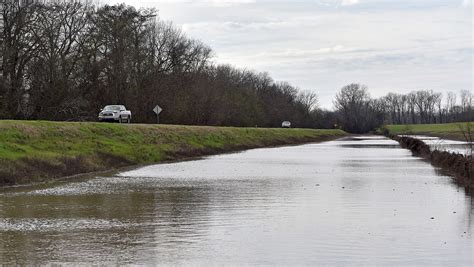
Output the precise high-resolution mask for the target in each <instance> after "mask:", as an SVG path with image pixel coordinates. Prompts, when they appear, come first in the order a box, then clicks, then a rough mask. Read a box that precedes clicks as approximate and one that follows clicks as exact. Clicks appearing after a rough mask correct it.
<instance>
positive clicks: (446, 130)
mask: <svg viewBox="0 0 474 267" xmlns="http://www.w3.org/2000/svg"><path fill="white" fill-rule="evenodd" d="M467 124H468V122H463V123H445V124H405V125H387V126H385V128H386V129H387V130H388V132H389V134H392V135H401V134H409V135H427V136H436V137H440V138H444V139H452V140H459V141H466V139H465V137H464V136H463V134H462V132H461V130H460V128H459V125H464V126H465V125H467ZM473 128H474V127H473Z"/></svg>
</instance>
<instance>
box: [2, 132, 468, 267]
mask: <svg viewBox="0 0 474 267" xmlns="http://www.w3.org/2000/svg"><path fill="white" fill-rule="evenodd" d="M472 201H473V200H472V198H471V197H470V196H468V195H467V194H465V193H464V192H463V189H460V188H458V187H456V186H455V185H454V184H453V183H452V182H451V178H449V177H446V176H441V175H439V174H437V173H436V171H435V169H434V168H433V167H431V166H430V165H429V164H428V163H426V162H425V161H423V160H421V159H418V158H415V157H412V156H411V153H410V152H409V151H408V150H404V149H401V148H399V147H398V146H397V144H396V143H395V142H394V141H391V140H388V139H385V138H378V137H365V138H364V137H360V138H355V139H354V138H352V139H345V140H338V141H333V142H326V143H321V144H310V145H303V146H294V147H283V148H270V149H255V150H250V151H246V152H243V153H237V154H229V155H222V156H213V157H208V158H206V159H203V160H197V161H187V162H180V163H173V164H162V165H154V166H149V167H145V168H140V169H137V170H133V171H129V172H125V173H120V174H117V175H114V176H110V177H95V178H92V179H84V180H79V181H74V182H69V183H58V184H55V185H50V186H41V187H36V188H30V189H17V190H7V191H5V192H3V193H1V194H0V259H1V262H3V263H8V264H15V263H16V264H48V263H49V264H54V263H83V264H91V263H96V264H114V263H120V264H127V263H129V264H190V265H195V264H201V265H204V264H208V263H213V264H237V265H240V264H259V265H260V264H271V265H274V264H279V265H301V264H307V265H314V264H330V265H334V264H358V265H366V264H371V265H373V264H383V265H386V264H393V265H399V264H410V265H422V264H424V265H433V264H443V265H466V266H470V265H472V264H473V249H474V245H473V236H472V233H473V226H472V214H473V206H472Z"/></svg>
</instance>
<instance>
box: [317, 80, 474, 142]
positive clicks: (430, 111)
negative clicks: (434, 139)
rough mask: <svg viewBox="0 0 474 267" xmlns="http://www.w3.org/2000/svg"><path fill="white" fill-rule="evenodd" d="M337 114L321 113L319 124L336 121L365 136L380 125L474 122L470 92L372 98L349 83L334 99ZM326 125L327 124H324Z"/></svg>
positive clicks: (362, 86)
mask: <svg viewBox="0 0 474 267" xmlns="http://www.w3.org/2000/svg"><path fill="white" fill-rule="evenodd" d="M334 105H335V107H336V111H335V112H332V111H329V112H321V113H322V114H324V116H326V118H324V119H323V120H322V121H323V122H324V121H326V122H327V121H331V120H332V121H336V122H338V123H339V124H340V125H341V126H342V127H343V128H344V129H345V130H347V131H349V132H353V133H364V132H368V131H371V130H374V129H376V128H377V127H379V126H381V125H382V124H430V123H449V122H469V121H474V96H473V94H472V91H469V90H461V91H460V94H459V100H458V97H457V95H456V93H453V92H449V93H447V94H446V98H445V99H443V95H442V94H441V93H435V92H433V91H431V90H419V91H413V92H411V93H409V94H395V93H389V94H388V95H386V96H384V97H381V98H378V99H373V98H371V97H370V95H369V93H368V90H367V87H366V86H364V85H360V84H350V85H347V86H345V87H343V88H342V89H341V91H340V92H339V93H338V94H337V95H336V98H335V100H334ZM326 126H328V125H326Z"/></svg>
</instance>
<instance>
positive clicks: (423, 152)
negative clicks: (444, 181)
mask: <svg viewBox="0 0 474 267" xmlns="http://www.w3.org/2000/svg"><path fill="white" fill-rule="evenodd" d="M390 137H392V138H393V139H394V140H396V141H398V142H399V143H400V145H401V146H402V147H404V148H407V149H410V150H411V151H412V152H413V154H415V155H416V156H419V157H422V158H425V159H427V160H429V161H430V162H431V164H433V165H434V166H437V167H440V168H442V169H443V170H444V171H446V172H447V173H449V174H450V175H452V176H454V178H455V179H456V182H457V183H459V184H460V185H462V186H464V187H466V188H468V189H474V159H473V155H472V153H471V154H470V155H463V154H459V153H451V152H447V151H439V150H431V149H430V147H429V146H428V145H427V144H425V143H424V142H423V141H421V140H419V139H416V138H412V137H407V136H398V135H393V136H390Z"/></svg>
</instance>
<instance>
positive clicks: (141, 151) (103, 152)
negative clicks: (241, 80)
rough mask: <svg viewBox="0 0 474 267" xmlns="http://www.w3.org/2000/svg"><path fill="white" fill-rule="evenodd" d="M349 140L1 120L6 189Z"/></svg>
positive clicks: (303, 133) (258, 131)
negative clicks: (256, 150) (228, 154)
mask: <svg viewBox="0 0 474 267" xmlns="http://www.w3.org/2000/svg"><path fill="white" fill-rule="evenodd" d="M344 135H346V133H344V132H343V131H340V130H311V129H264V128H233V127H197V126H173V125H159V126H158V125H137V124H130V125H127V124H107V123H67V122H46V121H0V185H12V184H25V183H33V182H41V181H48V180H52V179H54V178H59V177H65V176H70V175H75V174H82V173H88V172H95V171H103V170H110V169H115V168H118V167H125V166H134V165H142V164H152V163H159V162H164V161H170V160H178V159H185V158H189V157H196V156H203V155H210V154H217V153H224V152H232V151H238V150H243V149H248V148H258V147H266V146H277V145H289V144H300V143H305V142H316V141H324V140H329V139H334V138H337V137H342V136H344Z"/></svg>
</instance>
